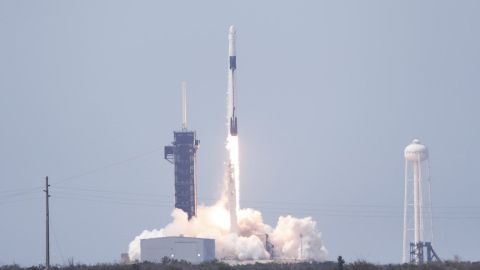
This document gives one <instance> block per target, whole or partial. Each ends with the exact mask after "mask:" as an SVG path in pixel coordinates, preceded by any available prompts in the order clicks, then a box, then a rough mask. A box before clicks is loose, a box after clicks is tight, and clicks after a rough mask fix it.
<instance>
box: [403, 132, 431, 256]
mask: <svg viewBox="0 0 480 270" xmlns="http://www.w3.org/2000/svg"><path fill="white" fill-rule="evenodd" d="M404 155H405V194H404V195H405V197H404V205H403V207H404V208H403V258H402V260H403V262H404V263H405V262H407V253H408V254H409V255H410V261H409V262H411V263H417V264H422V263H423V262H424V250H425V249H426V251H427V262H431V261H432V260H433V258H435V259H437V260H440V259H439V258H438V256H437V254H436V253H435V251H434V250H433V247H432V242H433V222H432V204H431V194H430V190H431V189H430V168H429V163H428V149H427V147H426V146H425V145H423V144H421V143H420V141H419V140H417V139H415V140H413V141H412V143H411V144H409V145H408V146H407V147H406V148H405V152H404ZM425 226H428V227H427V228H426V227H425ZM412 232H413V237H412ZM412 238H413V239H412ZM408 241H409V242H410V244H409V246H407V243H408Z"/></svg>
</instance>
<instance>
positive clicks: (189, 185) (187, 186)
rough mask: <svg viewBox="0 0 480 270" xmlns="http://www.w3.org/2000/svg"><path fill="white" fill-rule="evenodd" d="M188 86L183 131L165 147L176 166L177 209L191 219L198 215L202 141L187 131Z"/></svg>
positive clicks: (178, 132)
mask: <svg viewBox="0 0 480 270" xmlns="http://www.w3.org/2000/svg"><path fill="white" fill-rule="evenodd" d="M186 91H187V86H186V83H185V82H182V130H181V131H174V132H173V137H174V141H173V143H172V145H167V146H165V152H164V155H165V159H166V160H168V161H169V162H170V163H173V164H174V166H175V208H179V209H182V210H183V211H184V212H185V213H187V214H188V219H191V218H192V217H193V216H195V215H196V213H197V177H196V171H197V168H196V157H197V151H198V148H199V144H200V141H199V140H197V139H196V132H195V131H189V130H188V129H187V94H186Z"/></svg>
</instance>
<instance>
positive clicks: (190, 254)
mask: <svg viewBox="0 0 480 270" xmlns="http://www.w3.org/2000/svg"><path fill="white" fill-rule="evenodd" d="M163 257H168V258H170V259H175V260H185V261H188V262H191V263H201V262H206V261H213V260H215V240H214V239H206V238H194V237H182V236H180V237H159V238H150V239H141V240H140V258H141V260H142V261H148V262H156V263H159V262H162V258H163Z"/></svg>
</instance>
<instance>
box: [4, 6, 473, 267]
mask: <svg viewBox="0 0 480 270" xmlns="http://www.w3.org/2000/svg"><path fill="white" fill-rule="evenodd" d="M479 14H480V2H479V1H329V2H325V1H289V2H286V1H170V2H167V1H113V0H112V1H1V2H0V183H1V185H0V243H1V245H0V264H7V263H13V262H17V263H20V264H22V265H31V264H39V263H43V262H44V230H45V228H44V205H43V203H44V197H43V192H42V188H43V187H42V186H43V183H44V177H45V176H46V175H48V176H50V179H51V182H52V186H51V193H52V198H51V231H52V235H51V245H52V247H51V253H52V261H53V263H64V262H66V261H67V260H68V259H69V258H74V260H75V261H76V262H77V261H78V262H84V263H96V262H112V261H114V260H118V259H119V256H120V253H122V252H126V251H127V248H128V243H129V242H130V241H131V240H132V239H133V238H134V237H135V236H136V235H138V234H139V233H140V232H141V231H142V230H143V229H153V228H161V227H163V226H164V225H165V224H167V223H168V222H169V221H170V220H171V217H170V212H171V210H172V207H173V203H174V202H173V167H172V166H171V164H169V163H168V162H167V161H165V160H164V159H163V146H164V145H167V144H170V143H171V141H172V140H173V133H172V131H173V130H174V129H179V128H180V125H181V115H180V112H181V109H180V108H181V107H180V81H181V80H186V81H188V91H189V97H188V99H189V124H190V127H191V128H193V129H196V130H197V135H198V137H199V139H200V140H201V148H200V153H199V186H198V191H199V197H200V200H199V201H200V202H201V203H205V204H209V203H211V202H212V201H213V200H214V199H216V198H217V197H218V194H219V191H220V186H221V182H222V176H223V162H224V157H225V148H224V139H225V136H226V127H225V116H224V115H225V110H226V108H225V99H226V89H227V64H228V62H227V60H228V59H227V47H228V40H227V31H228V26H229V25H231V24H234V25H235V26H236V28H237V37H238V39H237V55H238V56H237V64H238V65H237V66H238V70H237V71H238V80H237V82H238V101H239V105H238V122H239V136H240V144H241V146H240V149H241V152H240V155H241V157H240V161H241V195H240V196H241V206H242V207H254V208H256V209H258V210H260V211H262V212H263V214H264V218H265V220H266V222H267V223H269V224H271V225H275V223H276V220H277V217H278V216H279V215H280V214H293V215H295V216H298V217H304V216H308V215H311V216H313V218H314V219H315V220H316V221H317V222H318V227H319V230H320V231H321V232H322V234H323V239H324V243H325V246H326V248H327V249H328V250H329V254H330V255H329V258H330V259H331V260H334V259H335V258H336V256H338V255H342V256H344V258H345V259H346V261H347V262H350V261H352V260H356V259H365V260H369V261H373V262H399V261H400V260H401V255H402V224H403V221H402V206H403V177H404V176H403V172H404V168H403V165H404V163H403V149H404V147H405V146H406V145H407V144H408V143H410V141H411V140H412V139H413V138H419V139H420V140H421V141H422V142H424V143H425V144H426V145H427V146H428V147H429V149H430V154H431V159H430V164H431V175H432V181H433V187H432V197H433V204H434V215H435V216H436V218H435V219H434V227H435V235H436V250H437V253H438V254H439V256H440V257H441V258H443V259H451V258H453V256H454V255H459V256H460V257H461V258H463V259H466V260H480V245H479V242H480V233H479V231H478V228H480V196H479V190H480V181H479V180H480V179H479V172H478V162H479V159H478V153H479V152H480V140H479V138H480V127H479V124H478V123H479V120H478V118H479V115H480V107H479V101H480V93H479V90H480V75H479V74H480V73H479V72H480V50H479V48H480V38H479V33H480V16H479Z"/></svg>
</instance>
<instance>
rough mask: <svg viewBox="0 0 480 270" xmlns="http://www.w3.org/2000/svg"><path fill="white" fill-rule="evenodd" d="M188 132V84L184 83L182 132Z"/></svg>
mask: <svg viewBox="0 0 480 270" xmlns="http://www.w3.org/2000/svg"><path fill="white" fill-rule="evenodd" d="M185 130H187V82H186V81H182V131H185Z"/></svg>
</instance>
